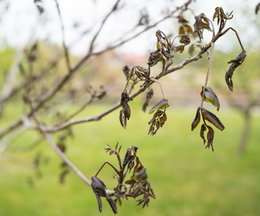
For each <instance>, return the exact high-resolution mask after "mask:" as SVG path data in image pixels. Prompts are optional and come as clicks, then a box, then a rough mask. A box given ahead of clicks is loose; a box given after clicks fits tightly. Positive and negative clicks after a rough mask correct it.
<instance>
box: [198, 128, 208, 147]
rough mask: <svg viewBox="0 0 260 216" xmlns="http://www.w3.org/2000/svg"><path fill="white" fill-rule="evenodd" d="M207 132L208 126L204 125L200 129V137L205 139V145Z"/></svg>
mask: <svg viewBox="0 0 260 216" xmlns="http://www.w3.org/2000/svg"><path fill="white" fill-rule="evenodd" d="M206 130H207V127H206V125H205V124H202V125H201V127H200V137H201V138H202V139H203V142H204V145H205V143H206V139H205V136H204V133H205V131H206Z"/></svg>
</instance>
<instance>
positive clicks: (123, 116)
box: [119, 89, 131, 128]
mask: <svg viewBox="0 0 260 216" xmlns="http://www.w3.org/2000/svg"><path fill="white" fill-rule="evenodd" d="M130 99H131V98H130V97H129V95H128V93H127V91H126V89H125V90H124V91H123V92H122V94H121V102H120V103H121V106H122V110H120V112H119V120H120V123H121V125H122V127H124V128H126V124H127V120H129V119H130V116H131V109H130V106H129V105H128V101H129V100H130Z"/></svg>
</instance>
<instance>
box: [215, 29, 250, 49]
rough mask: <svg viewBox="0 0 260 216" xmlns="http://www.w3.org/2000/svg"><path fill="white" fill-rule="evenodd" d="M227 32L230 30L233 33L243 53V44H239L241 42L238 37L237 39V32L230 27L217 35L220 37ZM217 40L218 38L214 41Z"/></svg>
mask: <svg viewBox="0 0 260 216" xmlns="http://www.w3.org/2000/svg"><path fill="white" fill-rule="evenodd" d="M229 30H232V31H233V32H235V34H236V37H237V40H238V43H239V45H240V47H241V49H242V50H243V51H245V49H244V46H243V44H242V42H241V40H240V37H239V35H238V33H237V31H236V30H235V29H233V28H232V27H229V28H227V29H226V30H225V31H223V32H221V33H219V34H218V35H219V37H221V36H222V35H224V34H226V33H227V32H228V31H229ZM217 38H218V37H216V39H217ZM216 39H214V42H215V41H216Z"/></svg>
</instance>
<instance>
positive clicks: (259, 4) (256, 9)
mask: <svg viewBox="0 0 260 216" xmlns="http://www.w3.org/2000/svg"><path fill="white" fill-rule="evenodd" d="M259 8H260V2H259V3H258V4H257V5H256V7H255V14H258V11H259Z"/></svg>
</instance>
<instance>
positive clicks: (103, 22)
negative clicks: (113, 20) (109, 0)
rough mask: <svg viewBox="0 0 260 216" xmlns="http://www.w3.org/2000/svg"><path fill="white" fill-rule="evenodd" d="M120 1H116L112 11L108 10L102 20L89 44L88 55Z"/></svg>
mask: <svg viewBox="0 0 260 216" xmlns="http://www.w3.org/2000/svg"><path fill="white" fill-rule="evenodd" d="M120 1H121V0H117V1H116V2H115V4H114V5H113V7H112V9H111V10H110V12H109V13H108V14H107V15H106V16H105V17H104V19H103V20H102V22H101V24H100V26H99V28H98V30H97V32H96V34H95V35H94V37H93V38H92V40H91V42H90V45H89V50H88V53H89V54H90V53H92V51H93V48H94V44H95V41H96V39H97V38H98V36H99V34H100V32H101V30H102V29H103V27H104V25H105V23H106V22H107V20H108V18H109V17H110V16H111V15H112V14H113V13H114V12H115V11H116V10H117V9H118V5H119V3H120Z"/></svg>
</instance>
